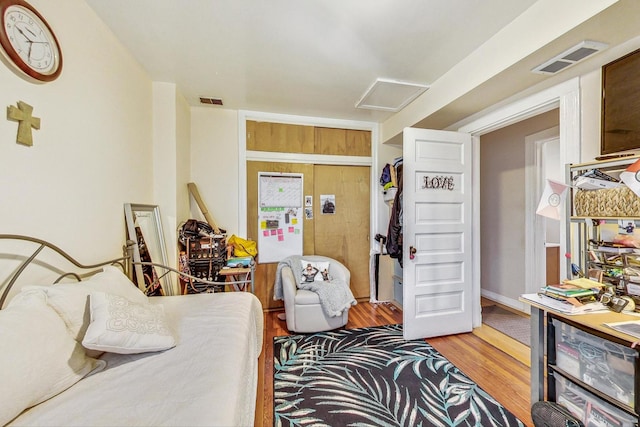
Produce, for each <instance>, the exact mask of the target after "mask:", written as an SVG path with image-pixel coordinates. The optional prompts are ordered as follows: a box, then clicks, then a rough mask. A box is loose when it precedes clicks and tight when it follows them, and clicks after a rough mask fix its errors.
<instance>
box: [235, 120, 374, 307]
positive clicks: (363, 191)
mask: <svg viewBox="0 0 640 427" xmlns="http://www.w3.org/2000/svg"><path fill="white" fill-rule="evenodd" d="M246 125H247V150H250V151H269V152H280V153H302V154H326V155H342V156H371V132H369V131H360V130H349V129H332V128H322V127H313V126H302V125H287V124H280V123H268V122H256V121H247V124H246ZM259 172H282V173H302V174H303V175H304V195H312V196H313V219H306V218H305V217H304V216H303V253H304V254H305V255H325V256H329V257H332V258H335V259H337V260H339V261H340V262H342V263H344V264H345V265H346V266H347V268H349V270H350V271H351V289H352V292H353V293H354V295H355V297H356V298H360V299H367V298H369V246H370V243H369V224H370V218H369V214H370V207H369V206H370V167H368V166H332V165H313V164H302V163H276V162H262V161H260V162H258V161H248V162H247V234H248V236H247V237H249V238H251V239H252V240H256V241H257V240H258V217H257V214H258V173H259ZM322 194H332V195H335V196H336V213H335V214H334V215H323V214H322V213H321V206H320V195H322ZM258 249H259V248H258ZM259 256H260V255H258V258H259ZM276 268H277V263H270V264H258V265H257V268H256V274H255V289H256V296H258V298H259V299H260V301H261V302H262V305H263V307H264V308H265V309H277V308H281V307H282V301H274V300H273V285H274V280H275V272H276Z"/></svg>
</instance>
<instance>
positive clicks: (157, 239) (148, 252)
mask: <svg viewBox="0 0 640 427" xmlns="http://www.w3.org/2000/svg"><path fill="white" fill-rule="evenodd" d="M124 217H125V221H126V226H127V239H128V240H131V241H132V242H133V243H134V245H133V262H134V266H133V267H134V268H133V274H134V280H135V281H136V283H137V284H138V287H139V288H140V289H141V290H142V291H144V293H145V294H147V295H169V294H170V293H171V289H173V288H172V285H171V277H170V276H169V275H168V274H164V275H161V276H160V277H159V276H158V274H157V269H156V268H155V267H154V266H153V265H149V264H145V265H142V264H141V263H142V262H144V263H156V264H162V265H168V263H167V250H166V247H165V243H164V235H163V233H162V223H161V221H160V209H159V208H158V206H155V205H139V204H133V203H125V205H124Z"/></svg>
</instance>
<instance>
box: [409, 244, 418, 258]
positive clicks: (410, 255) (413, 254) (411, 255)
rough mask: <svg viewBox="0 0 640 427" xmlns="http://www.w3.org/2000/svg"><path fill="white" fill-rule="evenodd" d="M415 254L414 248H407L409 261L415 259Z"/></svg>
mask: <svg viewBox="0 0 640 427" xmlns="http://www.w3.org/2000/svg"><path fill="white" fill-rule="evenodd" d="M416 252H417V251H416V248H414V247H413V246H409V259H414V258H415V257H416Z"/></svg>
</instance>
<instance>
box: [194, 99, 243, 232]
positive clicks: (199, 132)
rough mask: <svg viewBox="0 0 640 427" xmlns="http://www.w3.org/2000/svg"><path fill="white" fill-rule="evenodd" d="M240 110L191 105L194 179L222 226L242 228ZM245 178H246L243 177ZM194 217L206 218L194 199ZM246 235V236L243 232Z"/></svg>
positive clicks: (230, 229) (217, 221)
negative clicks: (239, 143)
mask: <svg viewBox="0 0 640 427" xmlns="http://www.w3.org/2000/svg"><path fill="white" fill-rule="evenodd" d="M238 141H239V138H238V112H237V111H235V110H225V109H218V108H215V107H197V108H196V107H194V108H192V109H191V180H192V181H193V182H195V183H196V185H197V186H198V190H199V192H200V195H201V196H202V199H203V200H204V202H205V204H206V205H207V208H208V209H209V212H210V213H211V215H212V216H213V218H214V219H215V221H216V223H217V224H218V226H219V227H220V228H223V229H225V230H227V234H228V235H229V236H230V235H231V234H236V233H238V232H239V231H238V230H239V221H240V215H246V214H245V213H244V212H239V211H238V210H239V208H238V202H239V199H238V195H239V193H240V188H239V185H238V182H239V173H240V172H239V170H240V169H239V163H238V162H239V160H238V159H239V150H240V148H239V146H238ZM243 181H244V180H243ZM191 215H192V216H191V217H192V218H198V219H200V220H204V217H203V216H202V213H201V212H200V209H198V206H197V205H196V204H195V202H193V201H192V203H191ZM242 237H246V236H242Z"/></svg>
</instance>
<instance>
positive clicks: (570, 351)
mask: <svg viewBox="0 0 640 427" xmlns="http://www.w3.org/2000/svg"><path fill="white" fill-rule="evenodd" d="M553 325H554V326H555V350H556V363H555V365H556V368H557V369H559V370H561V371H563V372H564V373H566V374H568V375H570V376H572V377H574V378H576V379H579V380H581V381H582V382H584V383H586V384H588V385H590V386H591V387H593V388H594V389H596V390H598V391H600V392H602V393H604V394H606V395H607V396H610V397H612V398H613V399H615V400H617V401H619V402H620V403H622V404H624V405H627V406H630V407H631V408H634V406H635V405H634V403H635V396H634V372H635V371H634V367H635V364H636V362H637V358H638V352H637V351H636V350H634V349H632V348H629V347H625V346H622V345H620V344H616V343H614V342H611V341H607V340H604V339H601V338H599V337H597V336H594V335H591V334H589V333H587V332H585V331H582V330H580V329H577V328H574V327H573V326H571V325H568V324H566V323H564V322H561V321H559V320H558V319H554V320H553ZM634 409H635V408H634Z"/></svg>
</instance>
